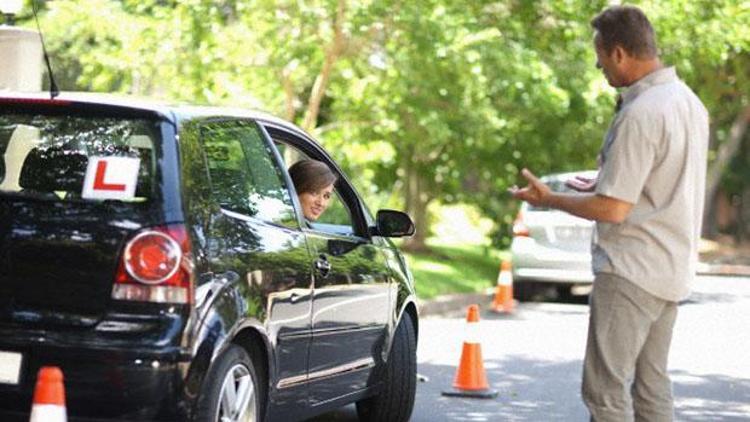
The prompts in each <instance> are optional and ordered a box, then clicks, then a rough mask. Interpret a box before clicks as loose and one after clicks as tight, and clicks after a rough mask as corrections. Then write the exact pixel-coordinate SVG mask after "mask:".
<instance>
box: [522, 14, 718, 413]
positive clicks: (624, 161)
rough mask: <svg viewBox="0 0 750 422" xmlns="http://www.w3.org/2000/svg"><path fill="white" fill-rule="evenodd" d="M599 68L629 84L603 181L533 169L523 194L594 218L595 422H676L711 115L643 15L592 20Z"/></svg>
mask: <svg viewBox="0 0 750 422" xmlns="http://www.w3.org/2000/svg"><path fill="white" fill-rule="evenodd" d="M591 25H592V27H593V28H594V30H595V36H594V46H595V49H596V57H597V67H598V68H600V69H602V71H603V73H604V76H605V77H606V78H607V81H608V82H609V84H610V85H611V86H613V87H615V88H625V89H624V90H623V91H622V92H621V94H620V97H619V99H618V107H617V113H616V115H615V117H614V121H613V122H612V125H611V126H610V128H609V131H608V133H607V135H606V137H605V140H604V144H603V146H602V149H601V152H600V156H599V159H600V170H599V174H598V176H597V178H596V180H593V181H581V180H577V181H571V182H570V184H569V185H570V186H572V187H574V188H576V189H577V190H579V192H578V193H567V194H565V193H555V192H551V191H550V189H549V187H547V186H546V185H545V184H543V183H542V182H540V181H539V179H537V178H536V177H535V176H534V175H533V174H532V173H531V172H529V171H528V170H527V169H524V170H523V171H522V174H523V176H524V177H525V178H526V179H527V180H528V182H529V184H528V185H527V186H526V187H524V188H521V189H519V188H516V187H514V188H512V189H511V193H512V194H513V196H514V197H516V198H518V199H521V200H524V201H528V202H529V203H531V204H532V205H542V206H549V207H553V208H557V209H561V210H563V211H567V212H569V213H571V214H574V215H577V216H580V217H583V218H587V219H591V220H595V221H596V222H597V224H596V236H595V238H594V243H593V246H592V254H593V259H592V265H593V269H594V273H595V274H596V279H595V281H594V287H593V291H592V293H591V297H590V319H589V333H588V340H587V345H586V356H585V359H584V369H583V386H582V395H583V400H584V402H585V403H586V406H587V407H588V409H589V411H590V413H591V416H592V419H593V420H595V421H627V420H632V419H633V418H635V419H636V420H638V421H671V420H672V419H673V414H674V410H673V404H672V386H671V382H670V380H669V376H668V374H667V356H668V353H669V345H670V343H671V340H672V328H673V326H674V322H675V318H676V316H677V303H678V301H680V300H682V299H685V298H686V296H687V295H688V293H689V290H690V284H691V281H692V279H693V277H694V274H695V264H696V261H697V244H698V239H699V236H700V228H701V220H702V218H701V217H702V213H703V197H704V186H705V174H706V159H707V150H708V114H707V112H706V109H705V108H704V107H703V105H702V103H701V102H700V100H699V99H698V98H697V97H696V96H695V94H694V93H693V92H692V91H691V90H690V88H688V87H687V86H686V85H685V84H684V83H683V82H682V81H680V79H678V78H677V74H676V72H675V69H674V68H672V67H664V66H663V65H662V63H661V61H660V59H659V57H658V54H657V48H656V40H655V37H654V31H653V28H652V27H651V24H650V22H649V21H648V18H646V16H645V15H644V14H643V12H642V11H641V10H640V9H638V8H635V7H628V6H614V7H610V8H608V9H606V10H604V11H603V12H602V13H600V14H599V15H598V16H596V17H595V18H594V19H593V20H592V21H591Z"/></svg>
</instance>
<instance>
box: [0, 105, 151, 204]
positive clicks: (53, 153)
mask: <svg viewBox="0 0 750 422" xmlns="http://www.w3.org/2000/svg"><path fill="white" fill-rule="evenodd" d="M158 141H159V131H158V126H157V125H156V124H155V123H154V121H151V120H147V119H126V118H117V117H85V116H61V115H32V114H3V115H0V192H11V193H15V194H20V195H28V196H35V197H39V196H41V197H46V198H49V199H52V200H59V201H71V200H87V201H97V200H108V199H109V200H113V199H114V200H120V201H125V202H143V201H147V200H148V199H150V198H151V197H152V186H154V185H155V184H154V180H153V179H154V173H155V172H154V170H153V163H154V162H155V160H154V145H157V144H158Z"/></svg>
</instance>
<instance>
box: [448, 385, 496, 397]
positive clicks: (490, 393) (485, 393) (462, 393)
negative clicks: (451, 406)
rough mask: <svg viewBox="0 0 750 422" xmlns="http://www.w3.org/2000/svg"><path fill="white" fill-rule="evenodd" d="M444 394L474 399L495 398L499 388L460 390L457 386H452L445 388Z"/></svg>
mask: <svg viewBox="0 0 750 422" xmlns="http://www.w3.org/2000/svg"><path fill="white" fill-rule="evenodd" d="M443 395H444V396H448V397H466V398H472V399H494V398H495V397H497V390H490V389H483V390H459V389H457V388H452V389H450V390H443Z"/></svg>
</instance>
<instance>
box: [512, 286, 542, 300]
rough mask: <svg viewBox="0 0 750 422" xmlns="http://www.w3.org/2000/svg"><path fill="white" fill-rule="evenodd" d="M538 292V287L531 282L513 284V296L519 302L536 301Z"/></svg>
mask: <svg viewBox="0 0 750 422" xmlns="http://www.w3.org/2000/svg"><path fill="white" fill-rule="evenodd" d="M540 290H541V289H540V288H539V285H538V284H537V283H535V282H531V281H524V282H522V283H518V282H516V283H514V284H513V296H515V298H516V299H518V300H519V301H521V302H531V301H532V300H535V299H537V298H538V296H539V291H540Z"/></svg>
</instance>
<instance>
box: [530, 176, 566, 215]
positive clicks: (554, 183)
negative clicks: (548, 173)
mask: <svg viewBox="0 0 750 422" xmlns="http://www.w3.org/2000/svg"><path fill="white" fill-rule="evenodd" d="M542 181H543V182H544V183H546V184H547V186H549V188H550V190H552V192H575V191H574V190H573V189H571V188H569V187H568V186H567V185H566V184H565V181H564V180H559V179H553V180H544V179H542ZM549 210H550V209H549V208H548V207H535V206H533V205H531V204H529V211H549Z"/></svg>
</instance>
